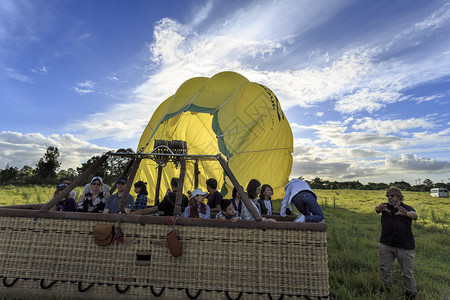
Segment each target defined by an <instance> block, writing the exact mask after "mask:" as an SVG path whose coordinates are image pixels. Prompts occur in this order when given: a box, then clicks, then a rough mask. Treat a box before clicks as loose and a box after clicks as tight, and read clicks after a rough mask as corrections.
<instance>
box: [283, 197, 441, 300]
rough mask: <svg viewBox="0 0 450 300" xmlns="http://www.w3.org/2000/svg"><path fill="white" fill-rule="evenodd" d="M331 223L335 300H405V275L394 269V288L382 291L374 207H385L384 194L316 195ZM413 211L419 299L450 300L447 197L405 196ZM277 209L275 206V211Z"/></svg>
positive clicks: (377, 217)
mask: <svg viewBox="0 0 450 300" xmlns="http://www.w3.org/2000/svg"><path fill="white" fill-rule="evenodd" d="M315 192H316V193H317V195H318V199H319V204H320V205H321V207H322V208H323V211H324V214H325V222H326V223H327V224H328V232H327V240H328V265H329V270H330V274H329V276H330V288H331V294H332V298H333V299H361V300H362V299H403V297H404V291H403V287H402V278H401V276H402V274H401V270H400V267H399V265H398V263H397V262H396V263H395V264H394V272H393V275H394V286H393V288H392V290H391V292H390V293H389V294H387V295H381V294H379V293H377V292H375V293H374V291H377V290H378V288H379V287H380V281H379V271H378V257H377V245H378V239H379V237H380V230H381V225H380V218H381V215H379V214H377V213H376V212H375V209H374V208H375V205H377V204H379V203H382V202H386V198H385V196H384V195H385V191H359V190H316V191H315ZM404 196H405V203H406V204H408V205H410V206H412V207H414V209H415V210H416V211H417V213H418V215H419V219H418V220H417V221H414V222H413V234H414V236H415V240H416V250H415V255H416V258H415V266H414V275H415V277H416V282H417V287H418V295H417V298H416V299H430V300H431V299H433V300H434V299H450V289H449V283H450V235H449V210H450V209H449V203H450V200H449V198H432V197H430V196H429V193H417V192H405V193H404ZM278 205H279V204H278V203H277V206H278Z"/></svg>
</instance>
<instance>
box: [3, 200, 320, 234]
mask: <svg viewBox="0 0 450 300" xmlns="http://www.w3.org/2000/svg"><path fill="white" fill-rule="evenodd" d="M0 216H1V217H30V218H45V219H68V220H91V221H106V222H117V221H119V220H120V221H122V222H128V223H138V224H167V217H166V216H148V215H127V214H99V213H84V212H61V211H45V212H42V211H40V210H36V209H26V208H25V209H24V208H22V207H18V208H12V207H11V206H9V207H0ZM278 219H279V218H278ZM172 220H173V217H170V221H172ZM176 224H177V226H205V227H220V228H249V229H254V228H256V229H284V230H300V231H318V232H326V231H327V224H326V223H324V222H323V223H297V222H292V221H281V222H280V221H279V222H276V223H272V222H266V221H246V220H239V221H237V222H236V223H232V222H227V221H223V220H217V219H192V218H178V219H177V221H176Z"/></svg>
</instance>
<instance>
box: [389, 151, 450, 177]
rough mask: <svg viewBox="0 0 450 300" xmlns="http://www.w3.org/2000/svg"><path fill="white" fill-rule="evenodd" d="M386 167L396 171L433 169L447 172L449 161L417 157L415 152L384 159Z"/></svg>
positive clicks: (449, 169) (449, 167) (449, 165)
mask: <svg viewBox="0 0 450 300" xmlns="http://www.w3.org/2000/svg"><path fill="white" fill-rule="evenodd" d="M386 166H387V167H388V168H395V169H396V171H405V170H406V171H408V172H415V171H433V172H448V171H450V161H439V160H436V159H432V158H424V157H419V156H417V155H415V154H409V153H408V154H402V155H401V156H400V157H399V158H394V157H391V158H388V159H386Z"/></svg>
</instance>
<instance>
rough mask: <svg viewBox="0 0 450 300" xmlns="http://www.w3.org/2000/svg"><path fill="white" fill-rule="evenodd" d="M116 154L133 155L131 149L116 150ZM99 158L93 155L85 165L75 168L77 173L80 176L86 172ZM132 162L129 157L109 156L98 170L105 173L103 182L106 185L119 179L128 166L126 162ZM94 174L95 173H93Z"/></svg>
mask: <svg viewBox="0 0 450 300" xmlns="http://www.w3.org/2000/svg"><path fill="white" fill-rule="evenodd" d="M116 153H134V151H133V149H131V148H127V149H118V150H117V151H116ZM99 158H100V156H98V155H95V156H92V157H91V158H90V159H88V160H87V161H86V162H85V163H83V164H82V165H81V167H78V168H77V173H78V175H80V174H81V173H83V172H84V171H86V170H87V169H88V168H89V167H90V166H91V165H92V164H93V163H95V162H96V161H97V160H98V159H99ZM130 160H132V158H131V157H121V156H116V155H111V156H110V157H109V158H108V159H107V160H106V161H105V162H104V163H103V164H102V165H101V166H100V167H99V168H98V170H102V171H103V172H104V173H105V177H104V178H103V180H104V181H105V182H106V183H111V182H112V181H114V180H115V179H116V178H117V177H119V176H120V175H121V174H122V172H123V170H124V169H125V166H126V165H127V164H128V162H129V161H130ZM94 172H95V171H94Z"/></svg>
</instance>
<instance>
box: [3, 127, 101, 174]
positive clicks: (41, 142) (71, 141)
mask: <svg viewBox="0 0 450 300" xmlns="http://www.w3.org/2000/svg"><path fill="white" fill-rule="evenodd" d="M50 146H53V147H58V150H59V153H60V157H59V159H58V161H59V162H60V163H61V168H62V169H67V168H76V167H77V166H80V165H81V163H82V162H85V161H86V160H88V159H89V158H91V157H92V156H94V155H101V154H102V153H103V152H107V151H109V150H110V149H108V148H105V147H99V146H97V145H94V144H90V143H88V142H86V141H83V140H80V139H78V138H76V137H74V136H73V135H70V134H63V135H58V134H52V135H50V136H44V135H42V134H40V133H28V134H22V133H19V132H10V131H2V132H0V168H4V167H5V166H6V165H7V164H9V165H10V166H12V167H17V168H22V167H23V166H24V165H29V166H31V167H35V165H36V164H37V162H38V161H39V159H40V158H42V157H43V155H44V153H45V151H46V150H47V148H48V147H50Z"/></svg>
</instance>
